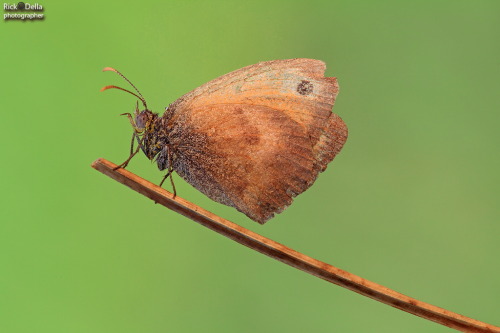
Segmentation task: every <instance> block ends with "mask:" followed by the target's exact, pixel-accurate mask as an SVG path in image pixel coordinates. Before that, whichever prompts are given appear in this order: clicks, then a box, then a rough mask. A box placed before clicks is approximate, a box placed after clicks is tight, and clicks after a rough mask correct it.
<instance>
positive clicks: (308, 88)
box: [297, 80, 313, 95]
mask: <svg viewBox="0 0 500 333" xmlns="http://www.w3.org/2000/svg"><path fill="white" fill-rule="evenodd" d="M312 91H313V84H312V83H311V82H309V81H307V80H302V82H300V83H299V85H298V86H297V92H298V93H299V94H301V95H309V94H310V93H312Z"/></svg>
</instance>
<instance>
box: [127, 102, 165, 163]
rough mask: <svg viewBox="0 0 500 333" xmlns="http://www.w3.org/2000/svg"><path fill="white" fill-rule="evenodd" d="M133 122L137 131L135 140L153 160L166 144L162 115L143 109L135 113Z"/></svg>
mask: <svg viewBox="0 0 500 333" xmlns="http://www.w3.org/2000/svg"><path fill="white" fill-rule="evenodd" d="M135 124H136V126H137V127H136V131H137V133H138V134H137V141H138V143H139V144H140V145H141V149H142V151H143V152H144V154H145V155H146V156H147V158H149V159H150V160H154V159H155V158H157V155H158V154H160V153H161V151H162V150H163V149H165V147H166V145H167V144H168V138H167V133H166V129H165V128H164V127H163V126H162V125H163V119H162V117H159V116H158V114H157V113H154V112H151V111H149V110H144V111H141V112H140V113H139V114H137V115H136V117H135ZM161 170H163V169H161Z"/></svg>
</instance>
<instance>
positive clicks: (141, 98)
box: [101, 67, 148, 109]
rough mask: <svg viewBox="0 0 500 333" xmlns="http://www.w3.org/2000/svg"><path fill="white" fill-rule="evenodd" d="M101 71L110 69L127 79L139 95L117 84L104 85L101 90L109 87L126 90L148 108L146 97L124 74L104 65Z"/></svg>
mask: <svg viewBox="0 0 500 333" xmlns="http://www.w3.org/2000/svg"><path fill="white" fill-rule="evenodd" d="M102 71H103V72H108V71H111V72H115V73H116V74H118V75H120V76H121V77H122V78H123V79H125V81H127V82H128V83H129V84H130V85H131V86H132V87H133V88H134V89H135V91H137V94H139V96H140V97H139V96H137V95H136V94H134V93H133V92H131V91H129V90H127V89H123V88H120V87H117V86H106V87H104V88H102V89H101V91H104V90H107V89H111V88H115V89H120V90H123V91H126V92H128V93H130V94H132V95H134V96H135V97H137V98H138V99H140V100H141V101H142V104H144V107H145V108H146V109H147V108H148V106H147V104H146V99H145V98H144V97H143V96H142V94H141V92H140V91H139V89H137V87H136V86H135V85H134V84H133V83H132V82H130V80H129V79H127V78H126V77H125V75H123V74H122V73H120V72H119V71H118V70H117V69H114V68H113V67H104V69H103V70H102Z"/></svg>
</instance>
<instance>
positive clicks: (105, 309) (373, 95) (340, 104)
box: [0, 0, 500, 333]
mask: <svg viewBox="0 0 500 333" xmlns="http://www.w3.org/2000/svg"><path fill="white" fill-rule="evenodd" d="M38 3H39V4H41V5H42V6H44V7H45V11H44V14H45V15H46V19H45V20H44V21H38V22H21V21H9V22H1V24H0V25H1V26H0V38H1V39H0V41H1V48H2V49H1V53H0V64H1V65H2V67H1V89H0V94H1V105H2V115H1V123H2V144H1V147H2V151H1V155H0V158H1V164H0V168H1V176H0V177H1V188H2V191H1V201H0V205H1V207H0V208H1V210H0V219H1V223H0V331H1V332H6V333H7V332H8V333H10V332H12V333H18V332H19V333H20V332H51V333H57V332H103V333H104V332H106V333H107V332H120V333H128V332H306V331H307V332H448V331H451V330H450V329H448V328H446V327H442V326H440V325H438V324H435V323H432V322H428V321H426V320H423V319H420V318H418V317H415V316H413V315H410V314H407V313H404V312H402V311H400V310H397V309H394V308H391V307H389V306H386V305H384V304H381V303H378V302H375V301H373V300H371V299H368V298H365V297H362V296H360V295H358V294H355V293H353V292H351V291H348V290H345V289H343V288H340V287H338V286H335V285H332V284H329V283H327V282H325V281H323V280H320V279H317V278H315V277H313V276H310V275H308V274H305V273H303V272H301V271H298V270H296V269H293V268H291V267H288V266H286V265H283V264H281V263H279V262H276V261H274V260H272V259H270V258H267V257H265V256H263V255H261V254H259V253H257V252H254V251H251V250H249V249H247V248H245V247H243V246H241V245H239V244H237V243H234V242H232V241H230V240H228V239H226V238H223V237H222V236H220V235H218V234H216V233H214V232H212V231H210V230H208V229H205V228H203V227H201V226H200V225H198V224H196V223H193V222H192V221H190V220H188V219H186V218H184V217H182V216H180V215H178V214H176V213H174V212H172V211H169V210H168V209H165V208H163V207H161V206H159V205H154V204H153V203H152V202H151V201H150V200H148V199H146V198H144V197H142V196H140V195H138V194H137V193H135V192H133V191H131V190H129V189H127V188H126V187H124V186H123V185H120V184H118V183H116V182H114V181H112V180H111V179H109V178H107V177H105V176H104V175H102V174H100V173H98V172H96V171H95V170H93V169H91V168H90V164H91V162H92V161H93V160H95V159H97V158H98V157H104V158H107V159H109V160H111V161H114V162H122V161H123V160H124V159H125V158H126V157H127V155H128V149H129V142H130V134H131V127H130V125H129V123H128V121H127V119H126V118H125V117H120V116H118V115H119V114H120V113H123V112H130V111H131V110H133V107H134V105H135V100H134V98H133V97H131V96H129V95H127V94H125V93H121V92H118V91H110V92H105V93H100V92H99V89H100V88H101V87H102V86H104V85H107V84H118V85H120V86H124V87H126V83H125V82H123V81H122V80H121V79H120V78H119V77H118V76H116V75H114V74H113V73H102V72H101V69H102V68H103V67H105V66H113V67H116V68H118V69H119V70H121V71H122V72H123V73H124V74H126V75H127V76H128V77H129V79H131V80H132V81H133V82H134V83H135V85H136V86H138V88H139V89H140V90H141V92H142V93H143V95H144V96H145V97H146V98H147V101H148V104H149V106H150V107H151V108H152V109H153V110H154V111H160V112H161V111H162V110H163V109H164V107H165V106H167V105H168V104H169V103H171V102H173V101H174V100H175V99H176V98H178V97H179V96H181V95H182V94H184V93H186V92H188V91H190V90H192V89H194V88H195V87H197V86H199V85H201V84H203V83H205V82H207V81H209V80H211V79H213V78H215V77H217V76H219V75H222V74H225V73H227V72H229V71H232V70H235V69H238V68H240V67H243V66H246V65H251V64H254V63H257V62H259V61H264V60H273V59H286V58H297V57H309V58H315V59H321V60H323V61H325V62H326V63H327V66H328V69H327V73H326V74H327V75H328V76H337V77H338V79H339V82H340V87H341V89H340V94H339V97H338V99H337V104H336V105H335V107H334V111H335V112H336V113H337V114H339V115H340V116H341V117H342V118H343V119H344V120H345V122H346V123H347V125H348V126H349V139H348V141H347V143H346V145H345V147H344V150H343V151H342V153H341V154H340V155H339V156H338V157H337V159H336V160H335V161H334V162H333V163H332V164H331V165H330V167H329V168H328V170H327V171H326V172H325V173H324V174H322V175H320V177H319V179H318V181H317V182H316V183H315V185H314V186H313V187H312V188H311V189H310V190H308V191H307V192H306V193H304V194H302V195H300V196H299V197H298V198H297V199H296V200H295V202H294V204H293V205H292V206H291V207H290V208H288V209H287V210H286V211H285V212H284V213H282V214H280V215H279V216H277V217H276V218H275V219H273V220H271V221H270V222H268V224H266V225H265V226H260V225H258V224H256V223H254V222H252V221H250V220H249V219H247V218H246V217H245V216H244V215H242V214H240V213H238V212H236V211H235V210H234V209H232V208H228V207H224V206H222V205H219V204H216V203H214V202H212V201H210V200H209V199H208V198H206V197H204V196H203V195H202V194H200V193H199V192H197V191H196V190H194V189H193V188H191V186H190V185H188V184H186V183H185V182H183V181H182V180H181V179H180V178H179V177H178V176H177V177H176V178H175V181H176V184H177V190H178V193H179V195H180V196H182V197H184V198H187V199H188V200H190V201H192V202H195V203H197V204H199V205H201V206H203V207H205V208H207V209H209V210H211V211H213V212H214V213H216V214H219V215H221V216H223V217H225V218H228V219H229V220H231V221H234V222H236V223H238V224H240V225H242V226H245V227H247V228H250V229H251V230H254V231H256V232H258V233H261V234H263V235H265V236H267V237H270V238H271V239H274V240H276V241H278V242H281V243H284V244H286V245H288V246H290V247H292V248H293V249H296V250H298V251H302V252H304V253H305V254H307V255H310V256H312V257H315V258H318V259H320V260H323V261H326V262H328V263H330V264H333V265H335V266H337V267H339V268H342V269H345V270H347V271H349V272H351V273H354V274H357V275H360V276H362V277H364V278H367V279H370V280H372V281H374V282H377V283H380V284H382V285H385V286H387V287H389V288H393V289H395V290H397V291H399V292H402V293H404V294H407V295H409V296H412V297H415V298H417V299H419V300H422V301H426V302H429V303H431V304H434V305H437V306H440V307H444V308H447V309H449V310H452V311H455V312H458V313H461V314H464V315H467V316H470V317H472V318H475V319H478V320H483V321H486V322H489V323H492V324H496V325H499V324H500V319H499V318H500V312H499V308H500V302H499V299H500V297H499V296H500V285H499V279H498V276H499V274H500V265H499V261H498V255H499V252H500V251H499V250H500V247H499V242H498V240H499V237H498V236H499V231H500V230H499V225H498V222H499V217H500V211H499V204H498V199H499V197H500V196H499V194H500V188H499V172H498V171H499V170H500V163H499V162H500V157H499V149H498V147H499V144H500V135H499V130H498V126H499V120H500V117H499V109H500V103H499V98H498V96H499V88H500V84H499V82H500V80H499V77H500V70H499V65H500V62H499V58H500V57H499V51H500V23H499V13H500V1H497V0H492V1H455V0H453V1H347V0H346V1H304V0H302V1H269V0H267V1H238V2H236V1H227V2H222V1H144V2H140V1H78V2H67V1H64V2H63V1H43V2H42V1H39V2H38ZM129 170H131V171H132V172H135V173H137V174H139V175H141V176H143V177H144V178H146V179H149V180H151V181H153V182H155V183H157V182H159V180H160V179H161V177H162V173H160V172H159V171H158V170H157V168H156V166H155V165H151V163H150V162H149V161H148V160H147V159H146V158H145V157H144V155H141V156H140V157H138V158H135V159H134V160H133V161H132V162H131V164H130V166H129Z"/></svg>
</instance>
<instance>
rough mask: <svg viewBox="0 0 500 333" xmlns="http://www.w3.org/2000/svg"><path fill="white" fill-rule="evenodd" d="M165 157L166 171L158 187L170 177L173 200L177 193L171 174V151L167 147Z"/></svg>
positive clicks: (172, 170) (172, 169)
mask: <svg viewBox="0 0 500 333" xmlns="http://www.w3.org/2000/svg"><path fill="white" fill-rule="evenodd" d="M167 157H168V171H167V173H166V174H165V176H164V177H163V179H162V181H161V182H160V185H159V186H160V187H161V186H162V185H163V183H164V182H165V180H166V179H167V178H168V177H169V176H170V184H172V189H173V191H174V198H175V197H176V196H177V191H176V189H175V184H174V179H173V177H172V174H173V172H174V167H173V165H172V153H171V149H170V147H169V146H167Z"/></svg>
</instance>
